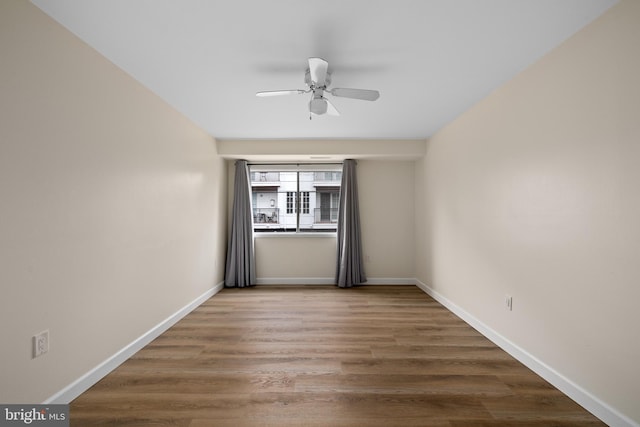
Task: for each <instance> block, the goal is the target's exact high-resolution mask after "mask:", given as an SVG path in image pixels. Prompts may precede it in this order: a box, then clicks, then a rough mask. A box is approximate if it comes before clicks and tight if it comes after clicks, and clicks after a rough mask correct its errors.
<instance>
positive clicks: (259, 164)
mask: <svg viewBox="0 0 640 427" xmlns="http://www.w3.org/2000/svg"><path fill="white" fill-rule="evenodd" d="M342 164H343V162H333V163H298V162H275V163H249V162H247V166H278V165H296V166H323V165H332V166H334V165H342Z"/></svg>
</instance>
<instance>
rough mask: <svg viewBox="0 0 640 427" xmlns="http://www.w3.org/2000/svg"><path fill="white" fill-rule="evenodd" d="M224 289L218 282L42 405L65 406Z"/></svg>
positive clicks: (221, 283) (222, 284)
mask: <svg viewBox="0 0 640 427" xmlns="http://www.w3.org/2000/svg"><path fill="white" fill-rule="evenodd" d="M223 287H224V283H223V282H220V283H218V284H217V285H216V286H214V287H213V288H211V289H209V290H208V291H206V292H205V293H203V294H202V295H200V296H199V297H198V298H196V299H194V300H193V301H191V302H190V303H189V304H187V305H185V306H184V307H182V308H181V309H180V310H178V311H176V312H175V313H174V314H172V315H171V316H169V317H167V318H166V319H165V320H163V321H162V322H160V323H158V324H157V325H156V326H154V327H153V328H151V329H150V330H149V331H147V332H146V333H144V334H142V336H140V337H139V338H137V339H136V340H134V341H133V342H131V343H129V344H128V345H127V346H126V347H124V348H123V349H122V350H120V351H118V352H117V353H116V354H114V355H113V356H111V357H110V358H108V359H107V360H105V361H104V362H102V363H101V364H99V365H98V366H96V367H95V368H93V369H92V370H90V371H89V372H87V373H86V374H84V375H83V376H81V377H80V378H78V379H77V380H75V381H74V382H72V383H71V384H69V385H68V386H66V387H65V388H63V389H62V390H60V391H59V392H57V393H56V394H54V395H53V396H51V397H49V398H48V399H47V400H45V401H44V402H43V404H45V405H46V404H58V403H60V404H67V403H69V402H71V401H72V400H73V399H75V398H76V397H78V396H80V394H82V393H84V392H85V391H86V390H87V389H89V387H91V386H92V385H94V384H95V383H97V382H98V381H100V380H101V379H102V378H103V377H104V376H106V375H107V374H108V373H109V372H111V371H113V370H114V369H115V368H117V367H118V366H120V365H121V364H122V363H123V362H125V361H126V360H127V359H128V358H130V357H131V356H133V355H134V354H135V353H136V352H137V351H139V350H140V349H142V348H143V347H144V346H146V345H147V344H149V343H150V342H151V341H153V340H154V339H156V338H157V337H158V336H160V335H161V334H162V333H163V332H165V331H166V330H167V329H169V328H170V327H171V326H173V325H175V324H176V323H177V322H178V321H179V320H180V319H182V318H183V317H184V316H186V315H187V314H189V313H190V312H192V311H193V310H194V309H195V308H196V307H198V306H199V305H200V304H202V303H203V302H205V301H206V300H208V299H209V298H211V297H212V296H213V295H215V294H217V293H218V292H220V291H221V290H222V288H223Z"/></svg>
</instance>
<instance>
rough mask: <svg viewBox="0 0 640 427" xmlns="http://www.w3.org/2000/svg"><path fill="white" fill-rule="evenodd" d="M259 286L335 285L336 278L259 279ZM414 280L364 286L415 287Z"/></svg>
mask: <svg viewBox="0 0 640 427" xmlns="http://www.w3.org/2000/svg"><path fill="white" fill-rule="evenodd" d="M256 282H257V284H258V285H335V284H336V281H335V278H334V277H258V278H257V279H256ZM415 284H416V279H413V278H386V277H373V278H368V279H367V281H366V282H365V283H363V285H365V286H366V285H415Z"/></svg>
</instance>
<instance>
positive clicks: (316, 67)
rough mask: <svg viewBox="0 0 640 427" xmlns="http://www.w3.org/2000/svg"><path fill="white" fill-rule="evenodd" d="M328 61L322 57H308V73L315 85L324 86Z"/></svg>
mask: <svg viewBox="0 0 640 427" xmlns="http://www.w3.org/2000/svg"><path fill="white" fill-rule="evenodd" d="M328 68H329V63H328V62H327V61H325V60H324V59H322V58H309V74H311V81H312V82H313V83H315V84H316V86H325V83H326V80H327V69H328Z"/></svg>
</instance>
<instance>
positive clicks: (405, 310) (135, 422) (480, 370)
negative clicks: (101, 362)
mask: <svg viewBox="0 0 640 427" xmlns="http://www.w3.org/2000/svg"><path fill="white" fill-rule="evenodd" d="M70 411H71V425H72V426H82V427H84V426H181V427H205V426H233V427H240V426H323V427H324V426H432V427H498V426H522V427H533V426H558V427H564V426H603V425H605V424H603V423H602V422H600V421H599V420H598V419H596V418H595V417H594V416H592V415H591V414H590V413H588V412H587V411H586V410H584V409H583V408H582V407H580V406H579V405H578V404H576V403H574V402H573V401H572V400H571V399H569V398H568V397H566V396H565V395H563V394H562V393H561V392H560V391H558V390H556V389H555V388H554V387H552V386H551V385H549V384H548V383H547V382H545V381H544V380H543V379H541V378H540V377H538V376H537V375H536V374H534V373H533V372H532V371H530V370H529V369H528V368H526V367H525V366H523V365H522V364H521V363H519V362H518V361H516V360H515V359H513V358H512V357H511V356H509V355H508V354H507V353H505V352H504V351H502V350H501V349H499V348H498V347H496V346H495V345H494V344H493V343H491V342H490V341H489V340H488V339H486V338H484V337H483V336H482V335H480V334H479V333H478V332H476V331H475V330H474V329H473V328H471V327H470V326H468V325H467V324H466V323H464V322H463V321H462V320H460V319H459V318H457V317H456V316H455V315H453V314H452V313H450V312H449V311H447V310H446V309H445V308H444V307H442V306H441V305H440V304H438V303H437V302H436V301H434V300H433V299H432V298H430V297H429V296H428V295H426V294H425V293H423V292H422V291H421V290H420V289H418V288H416V287H413V286H366V287H358V288H352V289H339V288H335V287H332V286H299V287H298V286H287V287H274V286H263V287H256V288H249V289H246V288H245V289H225V290H223V291H221V292H220V293H218V294H217V295H216V296H214V297H213V298H211V299H210V300H208V301H207V302H205V303H204V304H203V305H201V306H200V307H198V308H197V309H196V310H194V311H193V312H192V313H190V314H189V315H188V316H187V317H185V318H184V319H182V320H181V321H180V322H178V323H177V324H176V325H175V326H174V327H172V328H171V329H169V330H168V331H167V332H165V333H164V334H163V335H161V336H160V337H158V338H157V339H156V340H155V341H153V342H152V343H151V344H149V345H148V346H147V347H145V348H144V349H142V350H141V351H139V352H138V353H137V354H136V355H134V356H133V357H132V358H131V359H129V360H128V361H126V362H125V363H124V364H122V365H121V366H120V367H119V368H118V369H116V370H115V371H113V372H112V373H110V374H109V375H108V376H106V377H105V378H104V379H103V380H102V381H100V382H99V383H97V384H96V385H94V386H93V387H92V388H91V389H89V390H88V391H86V392H85V393H84V394H82V395H81V396H79V397H78V398H77V399H76V400H74V401H73V402H72V403H71V408H70Z"/></svg>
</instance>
